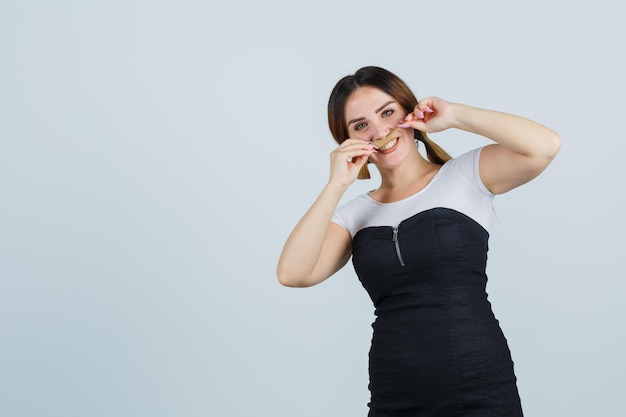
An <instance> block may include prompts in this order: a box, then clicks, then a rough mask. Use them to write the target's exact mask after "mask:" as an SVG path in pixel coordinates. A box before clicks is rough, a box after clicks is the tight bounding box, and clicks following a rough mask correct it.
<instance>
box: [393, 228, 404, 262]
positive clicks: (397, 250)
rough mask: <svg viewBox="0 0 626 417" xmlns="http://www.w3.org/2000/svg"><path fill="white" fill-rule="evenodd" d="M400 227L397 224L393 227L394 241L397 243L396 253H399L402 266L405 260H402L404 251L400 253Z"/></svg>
mask: <svg viewBox="0 0 626 417" xmlns="http://www.w3.org/2000/svg"><path fill="white" fill-rule="evenodd" d="M398 228H399V226H396V227H394V228H393V243H394V244H395V245H396V255H398V260H399V261H400V266H404V261H403V260H402V253H400V243H399V242H398Z"/></svg>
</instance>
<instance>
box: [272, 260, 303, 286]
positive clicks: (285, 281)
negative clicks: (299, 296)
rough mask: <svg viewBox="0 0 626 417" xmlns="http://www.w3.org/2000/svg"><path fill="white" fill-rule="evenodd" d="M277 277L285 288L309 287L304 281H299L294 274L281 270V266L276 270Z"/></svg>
mask: <svg viewBox="0 0 626 417" xmlns="http://www.w3.org/2000/svg"><path fill="white" fill-rule="evenodd" d="M276 277H277V278H278V283H279V284H280V285H282V286H284V287H289V288H303V287H308V286H309V285H306V284H305V283H304V280H300V279H297V278H296V277H294V275H293V274H292V273H289V271H286V270H285V269H284V268H281V267H280V265H279V267H278V268H277V269H276Z"/></svg>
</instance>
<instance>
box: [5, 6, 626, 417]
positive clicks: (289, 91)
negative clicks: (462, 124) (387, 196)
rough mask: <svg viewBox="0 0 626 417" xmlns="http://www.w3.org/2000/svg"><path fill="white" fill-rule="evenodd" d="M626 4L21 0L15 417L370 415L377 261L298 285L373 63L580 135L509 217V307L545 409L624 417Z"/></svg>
mask: <svg viewBox="0 0 626 417" xmlns="http://www.w3.org/2000/svg"><path fill="white" fill-rule="evenodd" d="M623 10H624V6H623V4H622V3H621V2H618V1H617V0H615V1H610V0H598V1H594V2H582V1H565V0H563V1H546V0H542V1H539V0H532V1H523V2H522V1H518V2H509V1H496V0H479V1H472V2H470V1H445V0H441V1H429V2H426V1H415V0H414V1H389V2H385V1H376V2H373V1H365V0H351V1H343V2H342V1H334V2H327V1H321V2H308V3H307V4H304V3H297V2H287V1H284V2H280V1H276V0H270V1H265V2H260V1H259V2H253V1H239V2H237V1H231V2H206V1H199V0H198V1H191V0H182V1H180V0H179V1H147V0H145V1H140V0H125V1H121V0H117V1H89V2H80V1H69V0H64V1H56V2H45V1H9V0H2V1H1V2H0V338H1V339H0V415H2V416H7V417H22V416H48V417H52V416H59V417H61V416H63V417H68V416H90V417H98V416H103V417H104V416H152V417H158V416H190V417H191V416H194V417H195V416H252V415H255V416H258V415H264V416H265V415H266V416H276V417H279V416H286V417H287V416H289V417H291V416H300V417H305V416H316V417H317V416H365V415H366V413H367V407H366V404H367V401H368V399H369V393H368V391H367V352H368V349H369V342H370V337H371V327H370V324H371V322H372V320H373V318H374V317H373V308H372V306H371V303H370V300H369V298H368V297H367V294H366V293H365V291H364V290H363V288H362V287H361V286H360V284H359V282H358V280H357V278H356V276H355V274H354V272H353V270H352V267H351V266H350V265H348V266H347V267H346V268H344V269H343V270H342V271H341V272H339V273H338V274H336V275H335V276H334V277H332V278H331V279H330V280H328V281H327V282H325V283H323V284H321V285H319V286H317V287H314V288H310V289H305V290H302V289H288V288H283V287H281V286H280V285H279V284H278V283H277V281H276V277H275V266H276V261H277V258H278V255H279V253H280V250H281V248H282V244H283V242H284V240H285V238H286V237H287V235H288V233H289V232H290V230H291V228H292V227H293V226H294V225H295V223H296V222H297V220H298V219H299V218H300V217H301V215H302V214H303V213H304V211H305V210H306V209H307V208H308V207H309V205H310V204H311V203H312V202H313V200H314V199H315V197H316V196H317V194H318V192H319V191H320V190H321V188H322V187H323V185H324V183H325V181H326V179H327V176H328V154H329V152H331V151H332V149H334V146H335V145H334V142H333V140H332V139H331V136H330V133H329V131H328V128H327V122H326V103H327V100H328V95H329V94H330V90H331V89H332V87H333V85H334V84H335V82H336V81H337V80H338V79H339V78H341V77H342V76H344V75H347V74H349V73H353V72H354V71H355V70H356V69H358V68H359V67H361V66H365V65H378V66H382V67H385V68H387V69H389V70H391V71H393V72H395V73H396V74H398V75H399V76H400V77H401V78H403V79H404V80H405V81H406V82H407V83H408V84H409V86H410V87H411V88H412V89H413V90H414V91H415V93H416V94H417V95H418V97H424V96H427V95H439V96H441V97H444V98H446V99H448V100H451V101H458V102H463V103H466V104H470V105H475V106H480V107H487V108H493V109H497V110H501V111H506V112H510V113H515V114H520V115H523V116H527V117H529V118H532V119H535V120H537V121H539V122H541V123H544V124H546V125H548V126H550V127H552V128H553V129H555V130H557V131H558V132H559V133H560V134H561V137H562V140H563V147H562V151H561V153H560V154H559V155H558V157H557V159H556V160H555V161H554V163H553V164H552V165H551V166H550V167H549V168H548V169H547V170H546V172H545V173H544V174H543V175H542V176H541V177H539V178H538V179H536V180H535V181H533V182H532V183H530V184H528V185H525V186H523V187H521V188H519V189H517V190H514V191H512V192H510V193H509V194H507V195H504V196H499V197H497V198H496V212H497V217H498V219H497V222H496V226H495V228H494V229H493V231H492V234H491V244H490V246H491V250H490V253H489V258H490V264H489V269H488V274H489V277H490V281H489V285H488V292H489V295H490V299H491V301H492V304H493V308H494V310H495V313H496V315H497V317H498V318H499V319H500V323H501V325H502V328H503V329H504V332H505V334H506V335H507V338H508V340H509V345H510V347H511V350H512V353H513V358H514V361H515V366H516V373H517V376H518V386H519V390H520V395H521V397H522V402H523V407H524V410H525V414H526V415H527V416H557V415H558V416H568V417H579V416H580V417H588V416H620V415H623V410H624V406H625V404H624V400H623V391H624V387H625V386H626V384H625V382H626V380H625V379H626V378H625V376H624V375H625V373H626V366H625V363H626V361H625V360H624V351H625V349H626V343H625V341H624V328H625V325H626V323H625V321H626V320H625V318H626V308H625V307H624V303H623V302H622V299H623V297H624V293H625V290H626V284H625V283H624V278H626V274H625V273H624V253H625V251H624V249H625V245H624V236H625V234H626V227H625V222H624V208H623V203H624V179H625V177H626V173H625V170H624V163H623V158H624V155H625V153H626V146H625V145H624V143H625V142H626V141H625V140H624V128H623V126H624V123H623V120H624V113H625V111H626V106H625V105H624V96H625V93H626V91H625V90H626V89H625V81H624V74H625V73H626V71H625V70H626V68H625V66H624V64H623V50H624V45H623V41H624V39H626V31H625V29H624V21H625V17H626V16H625V13H624V11H623ZM431 138H432V139H434V140H435V141H436V142H438V143H439V144H440V145H442V146H443V147H444V148H445V149H446V150H448V151H449V152H450V153H451V154H452V155H453V156H458V155H460V154H461V153H463V152H465V151H467V150H469V149H472V148H474V147H476V146H481V145H483V144H486V143H488V142H487V141H486V140H483V139H482V138H478V137H474V136H471V135H469V134H466V133H464V132H459V131H448V132H443V133H439V134H436V135H431ZM376 185H377V184H376V181H375V179H374V180H371V181H369V182H359V183H357V184H355V185H354V186H353V187H352V188H351V189H350V190H349V192H348V193H347V194H346V196H345V199H346V200H347V199H349V198H351V197H353V196H355V195H357V194H359V193H361V192H364V191H366V190H369V189H372V188H375V187H376Z"/></svg>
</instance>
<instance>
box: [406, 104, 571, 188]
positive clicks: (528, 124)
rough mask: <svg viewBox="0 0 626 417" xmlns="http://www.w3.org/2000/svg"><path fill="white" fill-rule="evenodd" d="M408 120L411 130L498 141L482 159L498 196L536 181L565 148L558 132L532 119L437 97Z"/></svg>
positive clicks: (482, 172)
mask: <svg viewBox="0 0 626 417" xmlns="http://www.w3.org/2000/svg"><path fill="white" fill-rule="evenodd" d="M427 109H428V110H432V111H430V112H428V111H426V110H427ZM420 116H422V117H421V118H420ZM406 119H407V122H408V123H409V124H410V125H411V127H413V128H416V129H420V130H424V131H426V132H438V131H441V130H445V129H448V128H457V129H461V130H465V131H467V132H471V133H475V134H478V135H481V136H484V137H486V138H488V139H491V140H493V141H494V142H496V143H495V144H493V145H489V146H486V147H485V149H483V151H482V152H481V156H480V177H481V179H482V181H483V183H484V184H485V186H486V187H487V188H488V189H489V191H491V192H492V193H494V194H502V193H505V192H507V191H509V190H511V189H513V188H515V187H518V186H520V185H522V184H524V183H526V182H528V181H530V180H532V179H533V178H535V177H536V176H537V175H539V174H540V173H541V172H542V171H543V170H544V169H545V168H546V167H547V166H548V165H549V164H550V162H552V160H553V159H554V157H555V156H556V154H557V153H558V151H559V149H560V146H561V139H560V138H559V135H558V134H557V133H556V132H554V131H553V130H552V129H549V128H547V127H545V126H543V125H541V124H539V123H537V122H534V121H532V120H529V119H525V118H523V117H519V116H514V115H512V114H507V113H502V112H497V111H492V110H485V109H479V108H476V107H471V106H466V105H463V104H456V103H448V102H446V101H444V100H441V99H439V98H436V97H429V98H426V99H423V100H420V102H419V104H418V105H417V108H416V111H415V112H413V113H411V114H410V115H408V116H407V118H406Z"/></svg>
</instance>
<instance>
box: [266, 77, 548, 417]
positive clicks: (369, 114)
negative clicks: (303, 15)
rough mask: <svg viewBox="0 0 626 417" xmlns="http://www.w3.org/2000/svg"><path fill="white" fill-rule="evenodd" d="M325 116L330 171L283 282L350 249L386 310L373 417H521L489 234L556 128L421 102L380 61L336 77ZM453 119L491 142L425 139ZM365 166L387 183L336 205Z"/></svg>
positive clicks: (284, 257)
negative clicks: (492, 288)
mask: <svg viewBox="0 0 626 417" xmlns="http://www.w3.org/2000/svg"><path fill="white" fill-rule="evenodd" d="M328 119H329V125H330V130H331V132H332V134H333V136H334V138H335V140H336V141H337V142H338V143H339V147H338V148H337V149H335V150H334V151H333V152H332V153H331V168H330V178H329V180H328V183H327V184H326V186H325V187H324V189H323V190H322V192H321V194H320V195H319V197H318V199H317V200H316V201H315V203H314V204H313V206H312V207H311V208H310V209H309V210H308V211H307V213H306V214H305V215H304V217H303V218H302V219H301V220H300V222H299V223H298V224H297V225H296V227H295V228H294V230H293V232H292V233H291V235H290V236H289V238H288V239H287V242H286V243H285V246H284V249H283V251H282V254H281V256H280V259H279V262H278V268H277V275H278V280H279V282H280V283H281V284H283V285H286V286H290V287H308V286H312V285H315V284H318V283H320V282H322V281H324V280H325V279H326V278H328V277H330V276H331V275H333V274H334V273H335V272H336V271H338V270H339V269H340V268H342V267H343V266H344V265H345V264H346V262H347V261H348V259H349V258H350V257H352V261H353V264H354V267H355V270H356V272H357V275H358V277H359V279H360V281H361V282H362V284H363V286H364V287H365V289H366V290H367V291H368V293H369V295H370V297H371V299H372V301H373V303H374V306H375V308H376V311H375V313H376V320H375V322H374V324H373V329H374V333H373V337H372V345H371V348H370V354H369V358H370V359H369V361H370V362H369V371H370V384H369V388H370V392H371V401H370V403H369V407H370V413H369V416H370V417H378V416H442V417H443V416H462V417H470V416H471V417H478V416H498V417H504V416H522V409H521V405H520V399H519V395H518V392H517V387H516V378H515V374H514V372H513V362H512V360H511V355H510V352H509V349H508V346H507V341H506V339H505V337H504V335H503V334H502V331H501V330H500V327H499V324H498V321H497V320H496V319H495V317H494V315H493V313H492V310H491V305H490V303H489V301H488V300H487V294H486V292H485V286H486V282H487V276H486V274H485V267H486V261H487V241H488V238H489V233H488V232H489V227H490V225H491V220H492V215H493V206H492V202H493V197H494V196H495V195H496V194H501V193H505V192H507V191H509V190H511V189H513V188H515V187H517V186H519V185H522V184H524V183H526V182H528V181H530V180H532V179H533V178H535V177H536V176H537V175H539V174H540V173H541V172H542V171H543V170H544V169H545V168H546V167H547V166H548V164H549V163H550V162H551V161H552V159H553V158H554V157H555V155H556V154H557V152H558V150H559V148H560V139H559V136H558V135H557V134H556V133H555V132H554V131H552V130H550V129H548V128H547V127H544V126H542V125H540V124H538V123H536V122H533V121H531V120H528V119H525V118H522V117H518V116H513V115H510V114H506V113H500V112H495V111H490V110H484V109H478V108H474V107H470V106H467V105H463V104H457V103H450V102H447V101H444V100H442V99H440V98H437V97H428V98H424V99H422V100H419V101H418V100H417V99H416V98H415V96H414V94H413V93H412V92H411V91H410V89H409V88H408V87H407V86H406V84H405V83H404V82H403V81H402V80H401V79H400V78H398V77H397V76H396V75H394V74H392V73H390V72H389V71H387V70H384V69H382V68H378V67H365V68H361V69H360V70H358V71H357V72H356V73H355V74H354V75H350V76H347V77H344V78H343V79H341V80H340V81H339V82H338V83H337V85H336V86H335V88H334V89H333V91H332V93H331V96H330V100H329V104H328ZM450 128H456V129H461V130H464V131H467V132H471V133H475V134H479V135H482V136H484V137H486V138H489V139H491V140H492V141H493V142H494V143H493V144H490V145H488V146H485V147H483V148H479V149H475V150H472V151H470V152H467V153H465V154H464V155H462V156H460V157H458V158H455V159H452V158H451V157H450V156H449V155H448V154H447V153H446V152H445V151H443V150H442V149H441V148H439V147H438V146H437V145H436V144H434V143H433V142H432V141H430V140H429V139H428V137H427V135H426V133H430V132H440V131H443V130H446V129H450ZM381 138H385V141H384V143H382V142H383V141H380V139H381ZM419 142H422V143H423V144H424V146H425V149H426V152H427V157H428V158H427V159H426V158H424V157H422V155H421V153H420V152H419V151H418V146H419V145H418V143H419ZM368 163H371V164H373V165H375V166H376V168H377V169H378V170H379V172H380V175H381V184H380V186H379V187H378V188H377V189H375V190H373V191H371V192H369V193H368V194H366V195H361V196H359V197H357V198H355V199H354V200H352V201H350V202H348V203H346V204H344V205H342V206H341V207H339V208H338V207H337V206H338V203H339V201H340V199H341V197H342V195H343V193H344V192H345V191H346V189H347V188H348V187H349V186H350V185H351V184H352V183H353V182H354V181H355V180H356V179H357V177H358V178H369V172H368V170H367V164H368Z"/></svg>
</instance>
